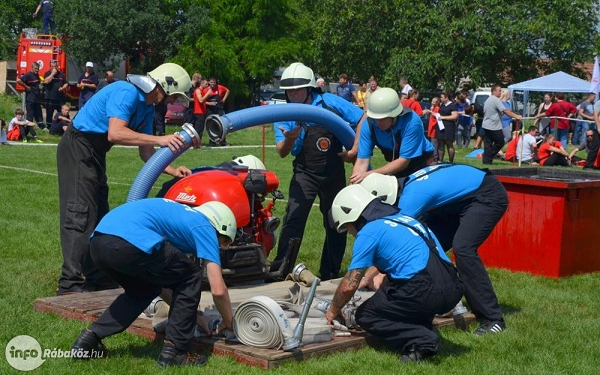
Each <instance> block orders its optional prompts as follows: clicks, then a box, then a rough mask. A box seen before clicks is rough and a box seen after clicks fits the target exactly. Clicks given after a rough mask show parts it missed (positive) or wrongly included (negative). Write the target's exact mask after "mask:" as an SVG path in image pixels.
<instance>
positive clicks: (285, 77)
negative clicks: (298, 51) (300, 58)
mask: <svg viewBox="0 0 600 375" xmlns="http://www.w3.org/2000/svg"><path fill="white" fill-rule="evenodd" d="M279 87H280V88H281V89H283V90H292V89H300V88H303V87H317V84H316V83H315V74H314V73H313V71H312V69H311V68H309V67H308V66H306V65H304V64H302V63H299V62H296V63H293V64H292V65H290V66H288V67H287V68H286V69H285V70H284V71H283V74H281V83H280V85H279Z"/></svg>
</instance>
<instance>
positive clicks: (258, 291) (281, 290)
mask: <svg viewBox="0 0 600 375" xmlns="http://www.w3.org/2000/svg"><path fill="white" fill-rule="evenodd" d="M323 284H324V285H323V288H324V290H325V293H327V292H330V293H332V291H335V286H336V285H335V282H334V283H331V285H327V284H326V283H323ZM292 285H293V283H292V282H281V283H273V284H267V285H261V286H255V287H244V288H239V289H235V288H230V290H229V291H230V296H231V300H232V304H233V305H234V306H236V304H239V303H240V302H241V301H244V300H246V299H247V298H249V296H256V295H267V296H270V297H271V298H274V299H277V298H281V296H288V297H289V288H290V286H292ZM319 289H321V286H320V287H319ZM122 292H123V290H122V289H114V290H107V291H102V292H91V293H81V294H71V295H66V296H59V297H46V298H38V299H36V300H35V310H36V311H40V312H46V313H54V314H57V315H60V316H62V317H65V318H68V319H77V320H80V321H87V322H93V321H95V320H96V319H97V318H98V317H99V316H100V314H102V312H103V311H104V310H105V309H106V308H107V307H108V306H109V305H110V304H111V303H112V301H113V300H114V299H115V298H116V297H117V296H118V295H119V294H121V293H122ZM213 307H214V305H213V302H212V296H211V295H210V293H209V292H202V302H201V304H200V307H199V310H204V309H206V310H210V309H211V308H213ZM474 319H475V318H474V316H473V315H472V314H470V313H469V314H465V322H459V324H463V323H464V324H465V325H466V326H468V324H470V323H471V322H473V321H474ZM434 326H435V327H437V328H441V327H448V326H452V327H454V326H455V321H454V319H452V318H443V319H441V318H436V319H435V320H434ZM128 331H129V332H131V333H134V334H137V335H140V336H142V337H145V338H147V339H149V340H157V339H159V340H160V339H162V335H158V334H156V333H155V332H154V330H153V328H152V319H150V318H147V317H145V316H140V317H139V318H138V319H137V320H136V321H135V322H134V323H133V324H132V325H131V326H130V327H129V329H128ZM368 339H369V335H368V334H366V333H365V332H359V331H352V335H351V336H350V337H334V339H333V340H332V341H330V342H325V343H316V344H309V345H306V346H305V347H302V348H299V349H295V350H293V351H289V352H286V351H283V350H273V349H259V348H253V347H250V346H246V345H243V344H239V343H228V342H225V341H224V340H216V339H209V338H199V339H196V343H195V346H196V347H198V348H199V349H203V350H207V351H210V352H212V353H213V354H215V355H227V356H231V357H233V358H234V359H235V360H236V361H238V362H242V363H245V364H248V365H251V366H258V367H262V368H274V367H277V366H279V365H281V364H283V363H285V362H289V361H302V360H305V359H308V358H313V357H319V356H323V355H329V354H332V353H339V352H344V351H347V350H352V349H358V348H360V347H363V346H365V345H366V344H367V340H368Z"/></svg>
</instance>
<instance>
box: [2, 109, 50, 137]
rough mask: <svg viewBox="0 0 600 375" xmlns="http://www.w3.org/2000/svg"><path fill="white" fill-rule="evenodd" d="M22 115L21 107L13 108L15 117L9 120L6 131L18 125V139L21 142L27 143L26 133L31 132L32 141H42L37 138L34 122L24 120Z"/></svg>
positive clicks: (23, 113)
mask: <svg viewBox="0 0 600 375" xmlns="http://www.w3.org/2000/svg"><path fill="white" fill-rule="evenodd" d="M24 115H25V112H24V111H23V110H22V109H21V108H17V109H16V110H15V117H14V118H13V119H12V120H10V123H9V124H8V131H9V132H10V131H11V130H12V129H13V128H14V127H15V126H18V127H19V133H20V137H19V140H20V141H21V142H23V143H27V134H31V136H32V137H33V142H35V143H44V142H43V141H42V140H40V139H38V136H37V133H36V132H35V129H34V126H35V122H32V121H29V120H26V119H25V118H23V116H24Z"/></svg>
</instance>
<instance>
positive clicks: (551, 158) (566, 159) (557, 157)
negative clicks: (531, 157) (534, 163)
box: [538, 134, 571, 167]
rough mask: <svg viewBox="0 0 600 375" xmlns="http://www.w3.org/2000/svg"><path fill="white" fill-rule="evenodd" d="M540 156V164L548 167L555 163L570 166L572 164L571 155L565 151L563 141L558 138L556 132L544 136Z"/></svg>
mask: <svg viewBox="0 0 600 375" xmlns="http://www.w3.org/2000/svg"><path fill="white" fill-rule="evenodd" d="M538 157H539V158H540V165H543V166H547V167H551V166H555V165H560V166H563V167H568V166H569V165H571V156H569V154H568V153H567V151H565V149H564V148H563V146H562V143H560V142H559V141H557V140H556V137H555V136H554V134H547V135H546V137H544V142H542V144H541V145H540V148H539V149H538Z"/></svg>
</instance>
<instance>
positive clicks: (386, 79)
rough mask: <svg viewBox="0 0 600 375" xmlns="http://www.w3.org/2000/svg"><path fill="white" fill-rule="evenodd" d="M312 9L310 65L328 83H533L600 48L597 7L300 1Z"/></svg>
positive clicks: (476, 1)
mask: <svg viewBox="0 0 600 375" xmlns="http://www.w3.org/2000/svg"><path fill="white" fill-rule="evenodd" d="M303 7H304V8H306V9H314V10H315V12H314V14H315V17H314V18H312V28H311V30H312V31H313V32H312V33H311V35H310V40H311V41H312V42H311V50H310V52H311V53H310V55H308V56H307V58H308V60H309V61H310V62H311V63H312V64H313V68H315V70H316V71H318V72H319V73H320V74H322V75H325V76H327V77H330V78H334V77H337V75H339V74H340V73H347V74H349V75H351V76H353V77H354V78H355V80H356V79H366V78H368V77H369V76H371V75H374V76H375V77H377V78H378V79H379V81H380V84H383V85H388V86H392V87H395V86H397V84H398V79H399V78H400V77H402V76H405V77H408V78H409V81H410V82H411V83H412V84H413V86H416V87H419V88H423V89H425V88H435V87H444V88H456V87H458V86H459V84H461V79H462V78H465V77H468V78H469V79H470V83H471V85H472V86H479V85H484V84H489V83H494V82H499V81H500V82H504V83H511V82H515V81H520V80H525V79H530V78H532V77H535V76H537V75H538V74H539V72H553V71H556V70H563V71H565V72H568V73H574V74H577V75H580V76H581V75H582V73H583V72H582V71H581V70H580V69H579V68H578V64H580V63H582V62H585V61H591V60H592V57H593V55H594V52H596V51H599V50H600V48H599V47H600V43H599V40H598V31H597V29H596V25H597V24H598V18H597V17H598V9H599V5H598V2H594V1H589V0H572V1H568V2H567V1H556V2H548V1H542V0H527V1H523V2H506V1H500V0H468V1H467V0H436V1H423V0H416V1H411V2H406V1H402V0H389V1H386V2H373V1H369V0H348V1H346V2H345V3H344V6H340V2H339V0H318V1H317V0H303Z"/></svg>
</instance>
